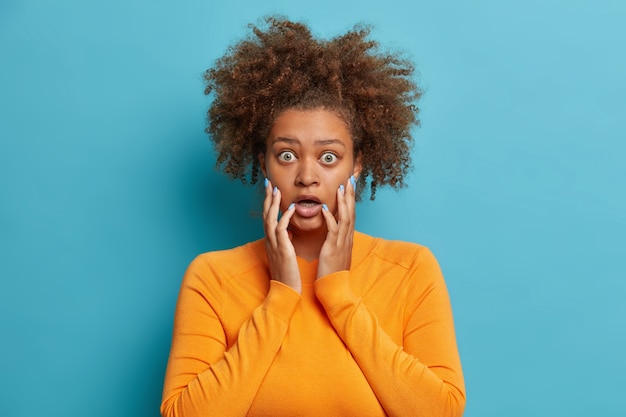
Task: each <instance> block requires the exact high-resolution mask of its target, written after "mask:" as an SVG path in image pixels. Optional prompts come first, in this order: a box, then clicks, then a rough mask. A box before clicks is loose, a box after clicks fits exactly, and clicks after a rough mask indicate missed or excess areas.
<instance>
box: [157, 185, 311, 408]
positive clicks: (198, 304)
mask: <svg viewBox="0 0 626 417" xmlns="http://www.w3.org/2000/svg"><path fill="white" fill-rule="evenodd" d="M280 198H281V194H280V191H279V190H278V189H274V188H272V185H271V184H270V183H269V181H266V184H265V201H264V203H263V224H264V229H265V247H266V254H267V258H268V262H269V269H270V275H271V277H272V281H271V282H270V285H269V291H268V293H267V296H266V298H265V299H264V300H262V299H259V300H257V299H253V300H252V301H251V302H250V303H249V305H252V306H257V305H258V303H260V305H258V307H256V308H254V310H253V311H252V315H251V316H250V317H249V318H248V319H247V320H245V321H244V322H243V323H242V325H241V327H240V328H239V330H238V333H237V340H236V342H235V343H234V344H232V346H231V347H229V346H228V345H229V343H228V337H227V334H226V329H225V326H226V324H227V323H228V321H229V320H233V318H232V317H230V316H225V315H224V308H225V306H223V294H222V291H223V281H222V280H221V279H220V278H223V277H222V275H223V273H221V272H220V271H219V270H217V269H216V267H215V266H216V265H211V264H208V263H206V262H204V263H203V262H202V260H201V258H197V259H196V260H195V261H194V262H193V263H192V264H191V266H190V267H189V269H188V271H187V274H186V275H185V278H184V280H183V285H182V287H181V290H180V295H179V299H178V305H177V307H176V316H175V319H174V333H173V338H172V348H171V351H170V359H169V363H168V367H167V371H166V375H165V384H164V388H163V403H162V404H161V414H162V415H163V416H164V417H194V416H203V417H206V416H209V415H215V416H240V415H245V414H246V413H247V412H248V409H249V408H250V405H251V404H252V401H253V400H254V397H255V395H256V393H257V391H258V389H259V386H260V385H261V382H262V381H263V378H264V376H265V374H266V373H267V371H268V369H269V367H270V366H271V364H272V362H273V360H274V358H275V356H276V354H277V352H278V350H279V349H280V346H281V344H282V341H283V339H284V337H285V334H286V333H287V328H288V326H289V321H290V319H291V315H292V314H293V311H294V310H295V308H296V305H297V303H298V301H299V300H300V295H299V293H300V291H301V283H300V272H299V271H298V264H297V261H296V255H295V251H294V248H293V245H292V244H291V242H290V239H289V234H288V231H287V226H288V225H289V219H290V218H291V216H293V213H294V209H293V208H290V209H289V210H287V211H286V212H285V213H284V214H283V216H282V217H281V219H280V220H278V219H277V217H278V210H279V205H280ZM222 261H223V260H222ZM226 262H237V260H236V259H234V260H228V261H226ZM214 263H215V264H218V263H219V262H214ZM249 285H252V284H249ZM244 296H245V294H241V298H243V297H244ZM242 301H243V300H242V299H239V300H238V302H239V303H240V304H241V303H242ZM226 308H227V309H228V311H229V313H228V314H233V313H232V312H231V310H230V309H232V308H233V306H232V305H229V306H226ZM251 309H252V308H251ZM231 326H232V324H231ZM231 330H232V329H231ZM235 331H236V329H235ZM231 337H232V333H231Z"/></svg>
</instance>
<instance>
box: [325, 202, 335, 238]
mask: <svg viewBox="0 0 626 417" xmlns="http://www.w3.org/2000/svg"><path fill="white" fill-rule="evenodd" d="M322 216H324V220H325V221H326V229H328V234H329V235H330V236H336V235H337V228H338V226H337V219H335V216H333V213H331V212H330V210H328V206H327V205H326V204H322Z"/></svg>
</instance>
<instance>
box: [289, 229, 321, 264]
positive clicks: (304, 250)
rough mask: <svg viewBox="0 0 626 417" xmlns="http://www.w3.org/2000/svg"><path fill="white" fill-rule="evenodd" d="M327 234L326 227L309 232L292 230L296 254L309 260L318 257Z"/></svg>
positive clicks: (292, 241)
mask: <svg viewBox="0 0 626 417" xmlns="http://www.w3.org/2000/svg"><path fill="white" fill-rule="evenodd" d="M326 235H327V231H326V228H323V229H320V230H315V231H309V232H301V231H298V230H294V231H292V236H291V243H292V244H293V247H294V249H295V250H296V255H298V256H299V257H301V258H303V259H306V260H307V261H308V262H311V261H312V260H314V259H318V258H319V256H320V250H321V249H322V245H323V244H324V241H325V240H326Z"/></svg>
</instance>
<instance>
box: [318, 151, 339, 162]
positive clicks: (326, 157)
mask: <svg viewBox="0 0 626 417" xmlns="http://www.w3.org/2000/svg"><path fill="white" fill-rule="evenodd" d="M336 160H337V155H335V154H334V153H330V152H326V153H325V154H323V155H322V157H321V158H320V161H321V162H322V163H323V164H326V165H330V164H332V163H333V162H335V161H336Z"/></svg>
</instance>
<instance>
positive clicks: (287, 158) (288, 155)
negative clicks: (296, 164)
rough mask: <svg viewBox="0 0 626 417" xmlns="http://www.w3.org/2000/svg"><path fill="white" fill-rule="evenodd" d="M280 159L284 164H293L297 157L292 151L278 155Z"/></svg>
mask: <svg viewBox="0 0 626 417" xmlns="http://www.w3.org/2000/svg"><path fill="white" fill-rule="evenodd" d="M278 159H280V160H281V161H283V162H291V161H293V160H294V159H296V156H295V155H294V154H293V152H291V151H284V152H281V153H279V154H278Z"/></svg>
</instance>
